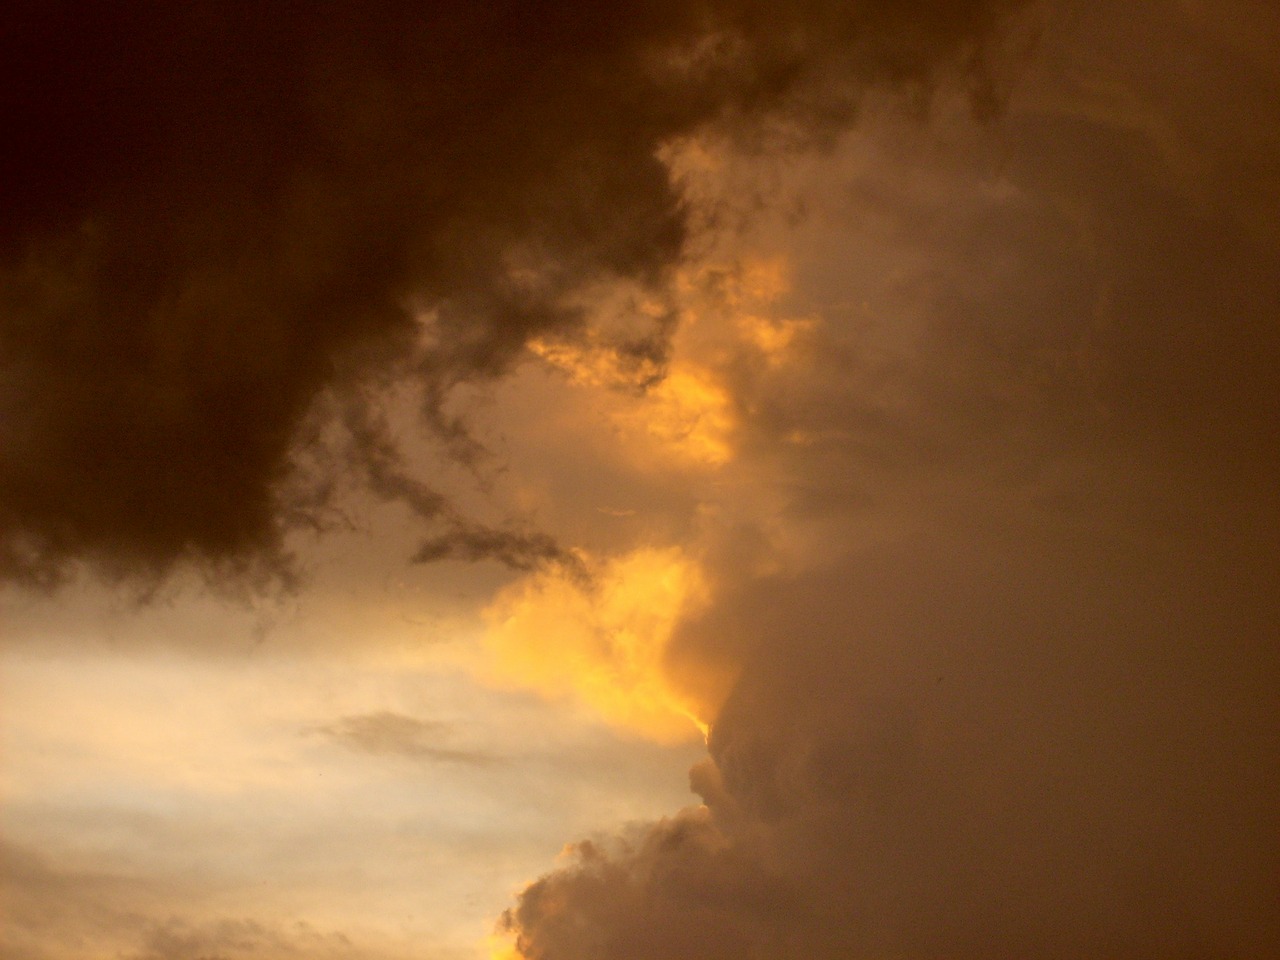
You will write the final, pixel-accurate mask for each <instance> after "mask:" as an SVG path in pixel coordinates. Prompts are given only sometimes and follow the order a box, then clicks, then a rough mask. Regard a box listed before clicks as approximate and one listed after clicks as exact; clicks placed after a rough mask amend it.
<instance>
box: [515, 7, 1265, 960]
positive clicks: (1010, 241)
mask: <svg viewBox="0 0 1280 960" xmlns="http://www.w3.org/2000/svg"><path fill="white" fill-rule="evenodd" d="M1057 13H1058V15H1057V16H1055V17H1054V18H1051V19H1050V20H1048V21H1046V23H1047V26H1046V31H1045V33H1044V35H1043V37H1042V46H1041V48H1040V50H1039V51H1038V53H1037V54H1036V60H1035V63H1034V65H1033V66H1032V67H1030V68H1029V69H1028V71H1027V73H1026V75H1025V76H1024V77H1022V78H1021V79H1020V81H1019V83H1020V86H1019V87H1017V88H1015V92H1014V94H1013V96H1012V99H1011V103H1010V107H1009V111H1008V114H1007V115H1006V116H1005V117H1003V118H1001V120H1000V121H999V122H998V123H997V124H995V125H994V126H993V127H991V128H988V129H986V130H980V129H977V128H975V127H973V126H972V125H971V124H970V123H969V122H968V121H967V120H965V119H960V118H958V117H951V118H949V117H948V115H947V113H946V111H945V110H939V111H937V112H935V114H934V116H933V118H932V122H931V123H930V124H928V125H918V124H912V123H906V122H903V121H901V120H899V119H895V118H894V117H892V116H885V117H883V118H881V119H879V120H877V121H875V122H869V123H868V124H867V125H866V126H864V127H862V128H861V129H860V131H859V132H858V133H857V134H855V135H853V136H851V137H850V138H849V139H848V140H847V141H846V142H845V143H843V144H842V145H841V146H840V147H839V148H838V149H837V151H836V153H835V154H834V155H833V156H832V157H830V158H828V159H827V160H824V161H821V162H815V163H814V164H813V166H811V167H810V168H809V170H808V173H807V176H808V177H809V179H808V180H807V181H806V180H805V176H806V174H805V173H799V174H791V175H790V176H792V177H794V178H795V179H792V180H790V181H787V180H786V176H784V178H783V179H784V182H783V183H782V185H781V186H780V187H778V189H779V190H780V191H781V193H782V194H783V195H784V196H785V195H786V193H787V191H791V192H792V193H793V195H794V196H797V197H800V198H809V199H810V200H812V199H813V198H815V197H816V198H821V200H822V201H823V203H824V205H825V206H824V208H823V209H821V210H818V211H814V212H812V213H811V214H810V215H809V217H808V218H807V222H806V225H805V226H803V227H800V228H794V227H793V228H791V232H790V233H787V232H786V231H784V230H781V229H779V232H778V234H777V235H776V236H789V237H790V238H791V239H790V240H789V241H788V242H789V243H790V244H791V246H792V249H793V250H799V251H802V254H803V255H801V256H799V257H798V258H797V259H796V264H795V279H794V287H795V296H796V298H797V302H802V301H803V300H806V299H807V301H808V302H809V303H810V304H823V307H822V309H821V311H820V313H821V316H820V317H819V319H818V321H817V322H816V323H815V324H814V325H812V326H810V327H808V328H805V329H797V330H796V331H795V332H794V333H793V335H792V338H791V346H790V347H789V349H790V350H791V351H792V352H793V353H794V354H796V355H797V356H799V357H800V358H801V359H800V360H799V361H797V362H796V363H795V365H794V366H792V367H787V366H784V367H782V368H781V369H777V370H770V369H768V368H767V367H755V368H746V367H744V366H742V365H741V364H740V363H736V362H735V363H728V364H727V365H725V366H724V367H723V368H722V370H723V379H724V382H726V383H727V384H730V385H731V392H732V394H733V395H734V396H735V398H737V399H736V402H737V403H739V404H743V405H744V408H745V404H746V403H747V402H750V403H751V404H753V407H752V415H751V416H748V417H742V418H741V419H740V425H739V435H738V436H737V437H736V438H735V448H734V449H735V456H736V457H737V458H738V459H739V462H738V464H737V465H736V466H735V465H734V464H729V465H728V466H727V467H726V468H725V469H726V473H725V482H726V485H727V484H730V483H732V482H737V481H738V480H740V474H739V473H736V472H735V471H737V470H739V469H741V471H743V472H749V473H750V475H751V477H752V478H753V481H754V482H755V483H757V484H761V485H765V486H768V487H769V488H770V489H771V490H772V493H773V495H774V496H776V497H777V498H778V499H777V500H775V501H772V502H775V503H779V504H780V506H779V507H778V509H777V510H776V511H774V512H773V513H772V514H771V515H769V516H768V517H767V518H760V519H758V520H757V521H756V523H755V526H756V529H757V535H756V537H755V538H754V539H751V538H748V537H745V535H744V534H743V533H742V532H741V530H738V531H737V532H736V533H735V536H734V537H730V538H727V539H726V540H725V541H723V542H722V541H717V540H716V538H715V537H714V536H713V537H712V542H713V543H716V546H714V547H713V548H711V549H710V550H709V551H708V553H707V557H708V561H707V563H708V569H707V576H708V577H709V578H710V580H711V581H712V582H714V583H715V584H716V585H717V589H716V593H715V598H714V600H713V601H712V602H711V603H709V604H708V605H706V606H704V607H703V608H702V609H701V610H700V611H698V612H696V613H695V614H694V615H693V616H690V617H687V618H684V619H683V620H682V622H681V624H680V625H679V626H678V627H677V629H676V630H675V632H674V634H673V637H672V640H671V648H672V649H673V650H675V651H680V650H689V651H698V652H701V653H702V654H704V655H714V656H717V657H725V658H728V659H729V660H731V661H733V662H736V663H737V664H738V665H739V666H740V671H741V672H740V674H739V677H738V680H737V682H736V684H735V685H734V687H733V690H732V692H731V693H730V695H729V696H728V698H727V700H726V702H725V704H724V706H723V709H722V710H721V711H720V712H719V713H718V715H717V716H716V717H715V718H714V721H713V724H712V730H711V736H710V741H709V753H710V756H709V758H708V760H707V761H706V762H704V763H702V764H700V765H698V766H697V767H695V768H694V770H693V771H692V774H691V780H692V786H693V788H694V790H695V791H696V792H697V793H698V794H700V795H701V797H702V798H703V801H704V803H703V805H702V806H700V807H695V808H690V809H688V810H685V811H682V812H680V813H677V814H674V815H673V816H671V817H670V818H668V819H666V820H663V821H660V822H658V823H655V824H652V825H650V826H648V827H633V828H630V829H628V830H627V831H624V832H622V833H621V834H619V835H617V836H613V837H601V838H596V839H592V840H590V841H586V842H583V843H581V844H579V845H577V846H576V847H574V848H572V849H571V850H570V851H568V853H567V854H566V859H565V861H564V862H563V863H562V865H561V866H560V867H559V868H557V869H556V870H554V871H552V872H550V873H548V874H547V875H545V876H544V877H542V878H541V879H539V880H537V881H535V882H534V883H532V884H531V885H530V886H528V887H527V888H526V889H525V891H524V892H523V893H522V894H521V895H520V897H519V899H518V901H517V903H516V904H515V906H513V907H512V908H511V910H510V911H509V912H508V913H507V914H506V915H505V917H504V919H503V921H502V923H501V924H500V930H501V932H502V933H503V934H504V935H505V936H507V937H508V938H509V943H510V945H511V947H512V949H514V950H515V951H517V952H518V953H519V954H520V955H522V956H524V957H527V958H529V960H549V958H557V960H572V958H577V957H582V958H587V957H591V958H595V960H599V958H610V957H616V958H628V957H645V958H650V960H652V958H655V957H671V958H676V957H689V956H699V957H720V956H724V957H730V956H732V957H761V958H763V957H793V956H794V957H806V958H826V957H831V958H835V957H841V958H844V957H886V956H887V957H903V958H925V957H951V958H974V960H977V958H988V957H994V956H1020V957H1038V958H1076V957H1092V956H1107V957H1156V956H1161V957H1165V956H1176V957H1188V958H1190V957H1218V956H1233V957H1234V956H1240V957H1246V956H1258V955H1263V954H1267V953H1269V952H1273V951H1274V949H1275V945H1276V944H1277V943H1280V922H1278V921H1277V917H1276V914H1275V910H1274V903H1275V902H1276V898H1277V895H1280V889H1278V886H1277V882H1278V881H1277V877H1280V872H1278V868H1280V835H1278V834H1277V832H1276V830H1275V829H1274V825H1273V823H1272V821H1273V819H1274V817H1273V814H1272V811H1273V810H1274V809H1275V808H1276V806H1277V805H1278V804H1280V794H1278V793H1277V782H1278V781H1277V780H1276V777H1275V773H1276V771H1277V769H1280V766H1278V765H1280V739H1278V738H1277V735H1276V730H1277V729H1278V724H1277V720H1278V719H1280V716H1278V714H1277V707H1276V701H1275V696H1274V690H1275V688H1276V683H1277V682H1278V681H1280V659H1278V658H1277V654H1276V648H1275V643H1274V635H1275V624H1276V622H1277V618H1278V616H1280V600H1278V599H1277V595H1276V591H1275V589H1274V585H1275V583H1276V582H1277V577H1278V576H1280V549H1278V548H1277V544H1280V528H1278V527H1277V517H1278V516H1280V510H1278V509H1277V507H1278V506H1280V504H1278V502H1277V497H1276V490H1277V489H1280V484H1278V483H1277V481H1278V480H1280V477H1277V475H1276V464H1275V458H1274V455H1273V453H1272V450H1273V447H1274V440H1275V437H1276V436H1277V429H1278V428H1280V416H1278V415H1277V414H1278V410H1277V407H1276V401H1275V396H1276V394H1275V391H1274V388H1273V386H1272V383H1271V380H1272V377H1271V374H1270V373H1269V372H1268V371H1269V369H1270V368H1271V367H1272V366H1273V364H1274V362H1275V360H1276V357H1277V346H1278V343H1280V340H1278V338H1277V330H1278V329H1280V328H1277V326H1276V324H1275V316H1274V314H1275V307H1274V304H1275V303H1276V302H1277V294H1278V293H1280V289H1278V288H1277V283H1280V279H1278V278H1280V272H1278V271H1277V270H1276V265H1277V256H1276V246H1275V242H1274V241H1275V233H1274V223H1275V221H1274V219H1273V215H1274V214H1275V213H1276V212H1277V209H1278V208H1277V204H1276V200H1277V196H1276V192H1275V188H1276V184H1277V182H1280V181H1278V180H1277V179H1276V175H1277V172H1280V149H1278V147H1280V144H1277V142H1276V140H1275V137H1274V134H1273V132H1272V131H1271V129H1270V127H1269V126H1268V125H1267V124H1266V123H1265V122H1264V121H1263V118H1264V117H1265V116H1268V115H1269V114H1270V113H1272V112H1274V110H1275V109H1276V107H1277V106H1278V105H1280V72H1277V70H1276V67H1275V64H1274V58H1272V57H1270V56H1269V55H1267V54H1266V53H1265V50H1266V49H1269V47H1268V44H1267V43H1263V42H1261V41H1259V40H1257V37H1259V36H1264V37H1267V38H1270V39H1271V40H1274V39H1275V38H1277V37H1280V32H1278V31H1280V21H1278V20H1277V19H1276V16H1275V13H1274V11H1271V10H1269V9H1266V8H1264V7H1263V6H1262V5H1260V4H1249V3H1240V4H1224V5H1215V6H1212V7H1211V6H1210V5H1197V4H1186V5H1182V6H1180V7H1178V8H1177V9H1176V11H1175V10H1174V8H1173V7H1171V6H1166V5H1156V4H1152V5H1125V6H1124V7H1123V8H1122V7H1120V6H1119V5H1117V6H1116V7H1115V8H1114V9H1113V8H1110V7H1106V6H1104V7H1101V8H1099V7H1090V8H1089V9H1088V10H1085V9H1084V8H1083V7H1072V6H1070V5H1063V6H1061V7H1059V9H1058V11H1057ZM1187 64H1194V65H1195V69H1194V70H1193V71H1188V70H1187V68H1186V65H1187ZM717 177H719V178H720V181H719V182H720V183H721V184H723V183H724V182H726V175H725V174H724V173H723V172H721V173H718V174H717ZM714 180H715V178H708V180H707V182H708V183H713V182H714ZM769 236H770V235H769V234H768V233H767V232H764V233H762V234H760V235H757V236H756V237H755V242H757V243H764V242H766V241H767V240H768V239H769ZM837 238H838V239H837ZM748 464H749V465H750V466H749V467H748V466H747V465H748ZM734 496H735V497H736V496H737V495H736V494H735V495H734ZM730 499H732V498H729V497H726V501H728V500H730ZM711 502H712V503H713V504H714V503H715V496H714V494H713V495H712V496H711ZM753 502H756V503H759V502H762V501H760V500H759V499H757V500H755V501H753ZM718 506H719V508H720V509H721V512H728V508H727V507H725V506H724V505H723V504H720V505H718ZM734 519H735V522H736V523H738V524H739V526H741V525H742V524H743V523H745V524H746V525H748V526H750V525H751V519H750V518H749V517H748V518H746V520H745V521H744V520H743V517H742V515H741V513H738V514H734ZM703 535H704V536H706V534H705V533H704V534H703ZM719 536H725V535H724V534H720V535H719ZM735 538H736V539H735ZM724 542H727V543H729V544H741V543H743V542H747V543H750V544H754V545H755V547H754V549H755V553H752V552H750V551H747V552H746V553H745V554H744V552H743V551H741V550H739V551H735V550H732V549H728V548H726V547H725V546H724V545H723V543H724ZM760 555H763V556H765V557H766V558H767V557H772V558H773V561H774V562H773V564H772V565H770V564H768V563H759V562H748V560H747V559H744V556H745V557H747V558H758V557H759V556H760Z"/></svg>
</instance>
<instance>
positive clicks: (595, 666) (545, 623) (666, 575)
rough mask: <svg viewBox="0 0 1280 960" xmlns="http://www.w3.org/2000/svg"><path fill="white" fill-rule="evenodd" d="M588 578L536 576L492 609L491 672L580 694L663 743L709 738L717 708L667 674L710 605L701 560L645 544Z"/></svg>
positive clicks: (549, 692)
mask: <svg viewBox="0 0 1280 960" xmlns="http://www.w3.org/2000/svg"><path fill="white" fill-rule="evenodd" d="M588 566H589V568H591V573H590V578H589V579H586V578H583V577H581V576H580V575H577V574H575V573H574V572H571V571H568V570H566V569H564V568H559V567H557V568H551V569H547V570H543V571H540V572H538V573H535V574H532V575H530V576H528V577H526V578H524V579H522V580H520V581H518V582H516V583H515V584H513V585H511V586H510V587H508V588H507V589H506V590H504V591H503V592H502V593H500V594H499V595H498V597H497V598H496V599H495V601H494V603H493V604H492V605H491V606H490V607H489V609H488V610H487V611H486V619H487V620H488V623H489V627H488V630H487V633H486V635H485V640H484V646H485V650H486V652H487V654H488V663H487V664H486V665H485V672H487V673H488V674H489V675H490V676H491V677H492V678H493V679H494V680H496V681H498V682H500V683H504V684H511V685H515V686H520V687H527V688H532V689H534V690H537V691H539V692H540V693H542V694H544V695H546V696H549V697H552V698H574V699H577V700H578V701H580V702H581V703H583V704H584V705H586V706H587V707H589V708H590V709H591V710H593V711H595V712H596V713H598V714H599V715H600V716H601V717H602V718H603V719H604V720H606V721H607V722H608V723H610V724H612V725H614V726H617V727H621V728H624V729H627V730H630V731H632V732H635V733H639V734H642V735H644V736H645V737H648V738H651V739H653V740H657V741H659V742H663V743H675V742H679V741H681V740H689V739H693V738H694V737H695V736H697V735H698V734H702V735H704V736H705V734H706V732H707V724H708V722H709V721H710V719H711V717H710V713H711V709H710V708H711V707H712V706H713V705H711V704H708V703H704V702H701V699H700V697H699V696H698V693H697V692H691V691H686V690H683V689H680V688H679V687H677V686H676V685H675V684H674V683H673V681H672V679H671V677H670V676H669V674H668V670H667V664H666V655H667V648H668V644H669V641H670V639H671V636H672V632H673V631H674V629H675V627H676V625H677V623H678V622H679V621H680V619H681V618H682V617H683V616H686V615H688V614H689V613H691V612H694V611H696V610H698V609H701V608H702V607H704V606H705V605H706V604H707V602H708V600H709V590H708V587H707V583H706V580H705V578H704V576H703V573H702V570H701V569H700V567H699V565H698V564H697V563H696V562H695V561H694V560H692V559H691V558H689V557H688V556H686V555H685V554H684V552H683V551H681V550H680V549H679V548H676V547H672V548H668V549H655V548H641V549H638V550H635V551H633V552H631V553H628V554H625V555H623V556H620V557H616V558H612V559H608V560H605V561H602V562H599V563H598V564H588Z"/></svg>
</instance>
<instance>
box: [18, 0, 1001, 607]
mask: <svg viewBox="0 0 1280 960" xmlns="http://www.w3.org/2000/svg"><path fill="white" fill-rule="evenodd" d="M1013 5H1014V4H1012V3H1011V2H980V0H969V2H964V3H955V2H948V3H942V2H938V0H919V2H915V3H911V4H907V5H902V4H898V3H887V2H868V3H863V4H859V5H857V6H855V7H853V8H850V7H849V6H848V5H847V4H842V3H797V4H757V3H752V2H708V3H702V4H683V3H681V4H673V3H645V4H641V5H638V6H632V7H628V9H627V11H626V12H621V11H615V10H607V9H605V8H602V7H599V6H589V5H580V4H569V3H560V4H551V5H547V4H524V3H519V2H512V3H501V4H497V5H494V4H487V5H485V6H484V7H483V8H474V9H472V8H468V9H467V10H466V11H463V10H462V9H460V8H458V7H457V6H456V5H453V4H430V3H429V4H421V3H399V2H382V3H376V4H350V3H345V2H340V0H333V2H327V3H322V4H319V5H315V4H313V5H309V6H307V7H305V8H302V7H294V6H288V7H283V8H280V7H273V8H264V7H261V6H260V5H256V4H249V3H232V4H223V5H220V6H219V7H218V8H217V9H216V10H215V9H214V8H212V7H205V6H199V5H197V6H192V5H189V4H184V5H177V6H175V5H173V4H165V3H142V4H132V5H129V6H128V7H127V8H123V7H117V6H112V7H109V8H108V7H93V8H86V7H83V6H82V5H78V4H68V3H34V2H23V3H20V4H19V5H18V8H17V9H16V10H14V11H11V12H10V14H9V17H8V19H9V22H10V23H11V25H12V27H11V29H10V30H8V31H6V36H5V40H4V49H3V51H0V54H2V56H0V60H3V62H4V64H5V77H4V84H3V88H4V97H5V106H4V110H5V114H6V128H7V129H8V131H9V137H8V139H9V142H10V144H11V149H10V150H8V151H6V157H5V161H4V162H5V164H6V169H5V175H4V180H5V182H6V184H7V186H8V187H9V190H10V194H9V198H8V200H7V201H6V204H5V216H4V220H3V223H2V224H0V323H2V324H3V325H2V326H0V363H2V364H3V368H2V378H0V416H2V417H3V423H4V430H5V439H4V444H3V448H2V452H0V530H3V542H2V550H0V561H2V568H3V572H4V575H5V576H6V577H10V578H12V577H18V578H22V579H27V580H33V581H44V582H52V581H55V580H56V579H57V578H58V577H59V575H60V574H61V572H62V571H63V570H64V568H65V567H66V565H67V563H68V562H70V561H73V560H80V559H87V560H90V561H92V562H95V563H97V564H98V565H99V566H100V567H101V568H103V569H105V570H108V571H113V572H138V571H150V572H153V573H154V572H163V571H165V570H166V569H168V568H169V567H170V566H171V565H172V564H173V563H175V562H177V561H179V560H181V559H184V558H193V559H203V560H206V561H212V562H214V563H223V564H226V565H229V566H231V567H235V566H236V565H237V564H240V565H243V564H244V563H245V562H247V560H246V558H253V557H258V558H262V557H267V558H270V557H272V556H279V553H280V549H281V536H282V523H283V515H282V511H281V503H280V501H281V499H282V497H284V496H285V494H283V493H282V490H283V489H284V488H283V486H282V484H283V481H284V480H285V479H286V477H287V475H288V473H289V451H290V450H291V448H292V446H293V445H294V444H295V442H296V438H297V433H298V429H299V427H300V424H301V423H302V422H303V420H304V419H305V417H306V415H307V412H308V410H309V409H310V407H311V405H312V403H313V401H314V400H315V398H316V397H317V396H318V395H319V394H320V393H321V392H322V391H323V390H324V389H326V388H329V387H337V388H341V387H342V386H343V385H344V384H348V383H350V382H351V381H352V379H353V378H355V377H357V376H358V375H359V374H360V373H361V372H362V371H364V370H367V369H368V367H369V364H370V363H371V362H372V361H377V360H384V359H385V358H386V357H387V355H388V354H390V355H400V356H404V355H405V354H406V353H407V352H410V344H411V342H413V341H414V340H415V338H417V335H418V331H417V329H416V327H415V324H414V322H413V317H414V316H415V315H417V314H419V313H422V314H426V313H430V314H431V316H432V317H433V318H434V320H433V322H432V324H431V329H430V331H429V336H428V338H427V339H428V340H429V342H430V344H429V346H427V347H426V348H425V349H424V350H422V351H420V352H419V353H418V354H417V355H416V359H415V360H414V361H413V363H414V366H415V369H416V371H417V375H418V376H420V377H421V378H423V381H424V383H425V387H424V390H425V392H426V394H427V396H428V397H429V398H431V399H430V400H429V405H430V406H431V407H432V410H433V411H436V412H438V407H437V406H436V404H438V402H439V399H440V397H441V396H442V395H443V393H444V392H445V391H446V390H447V388H448V385H449V384H452V383H455V382H457V381H459V380H462V379H466V378H469V377H473V376H477V375H485V374H490V373H494V372H497V371H500V370H501V369H503V367H504V366H505V365H506V364H507V363H508V362H509V360H510V359H511V358H512V357H513V356H514V355H515V354H516V353H517V352H518V351H519V350H520V349H521V347H522V346H523V344H524V343H525V342H526V341H527V340H528V339H529V338H530V336H532V335H534V334H538V333H543V332H547V331H556V330H562V329H564V328H565V327H566V326H572V324H573V322H574V319H575V310H574V309H572V308H569V307H566V306H565V304H566V303H568V302H569V300H570V294H571V293H572V292H573V291H574V290H576V289H578V288H579V287H581V286H582V285H583V284H586V283H589V282H598V281H599V280H601V279H608V278H610V277H621V278H626V279H629V280H633V281H638V282H640V283H642V284H648V283H655V282H658V281H659V279H660V278H661V277H662V275H663V274H664V272H665V271H666V270H667V268H668V267H669V266H670V265H671V264H672V263H673V262H674V260H675V258H676V257H677V256H678V254H679V252H680V250H681V246H682V241H683V236H684V229H685V221H684V212H683V211H682V210H681V208H680V204H679V203H678V201H677V198H676V196H675V194H674V193H673V191H672V189H671V187H670V185H669V182H668V176H667V171H666V169H665V168H664V167H663V165H662V164H661V162H660V161H659V160H658V159H657V157H656V156H655V151H656V150H657V148H658V147H659V146H660V144H661V143H662V142H664V141H665V140H666V139H668V138H671V137H674V136H677V135H681V134H685V133H688V132H690V131H691V130H694V129H696V128H698V127H699V126H700V125H703V124H705V123H708V122H713V121H721V122H734V123H739V122H743V121H750V122H753V123H754V122H756V121H759V120H760V119H762V118H765V117H769V116H773V117H778V116H785V117H791V118H793V119H794V120H795V123H794V124H792V126H793V127H794V128H795V129H797V130H799V131H802V132H803V131H806V130H807V131H815V130H817V131H820V130H823V129H825V128H826V127H827V126H829V125H830V124H832V123H836V122H843V121H844V120H845V119H846V118H847V114H848V112H849V110H848V108H849V105H850V104H851V102H852V101H853V99H854V92H855V91H856V88H857V87H858V85H859V84H861V83H862V82H864V81H881V80H887V81H894V82H925V81H927V79H928V78H929V77H930V75H931V74H932V73H933V72H934V71H935V69H936V68H937V67H938V65H939V64H940V63H942V62H944V61H947V60H952V59H955V58H957V57H959V58H962V59H963V58H969V59H970V60H973V61H974V62H977V60H978V58H977V57H976V56H975V55H974V50H975V44H976V43H977V42H978V38H980V37H981V36H982V35H983V33H984V31H985V29H986V28H987V27H988V26H989V24H990V23H991V22H992V20H993V19H994V18H995V17H996V16H997V15H998V14H1000V13H1002V12H1003V11H1004V10H1005V9H1006V8H1008V7H1011V6H1013ZM976 75H977V74H976V73H975V76H976ZM649 352H652V350H649ZM420 482H421V481H420ZM428 486H429V484H428ZM427 493H428V494H429V493H430V491H429V490H428V491H427Z"/></svg>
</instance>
